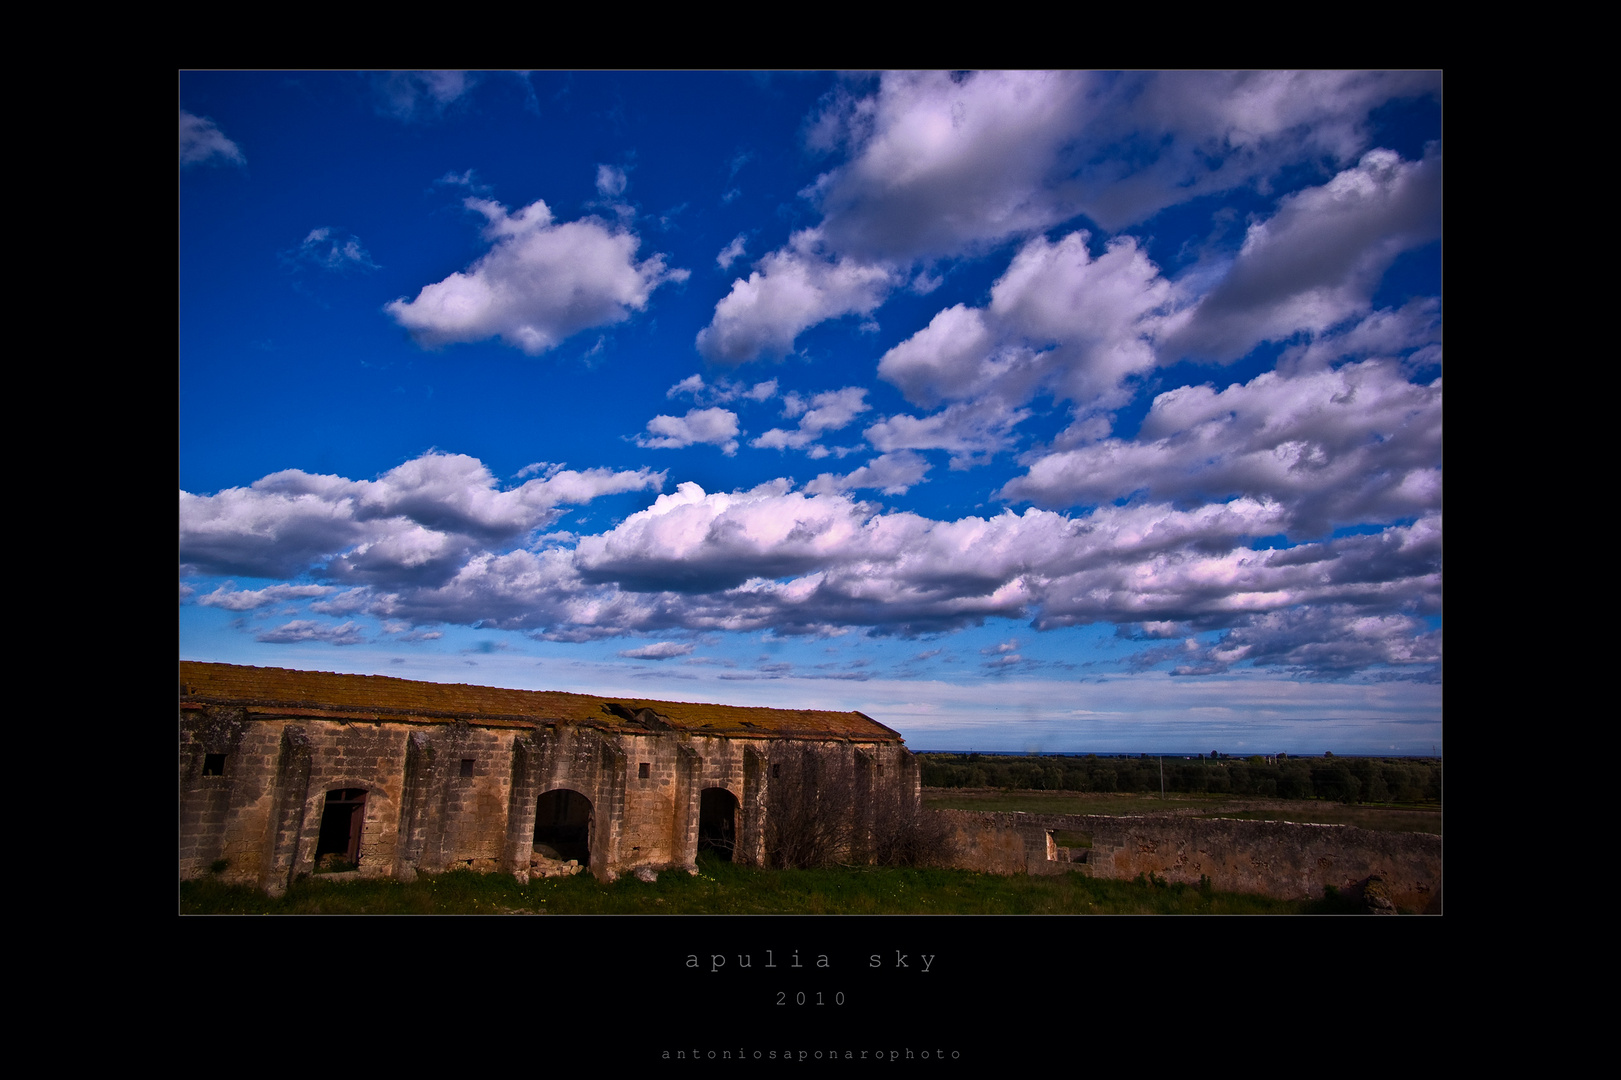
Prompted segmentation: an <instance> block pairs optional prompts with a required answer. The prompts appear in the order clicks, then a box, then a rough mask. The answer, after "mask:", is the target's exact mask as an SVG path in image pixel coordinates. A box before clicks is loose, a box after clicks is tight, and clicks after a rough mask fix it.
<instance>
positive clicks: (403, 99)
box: [372, 71, 473, 122]
mask: <svg viewBox="0 0 1621 1080" xmlns="http://www.w3.org/2000/svg"><path fill="white" fill-rule="evenodd" d="M472 88H473V76H471V75H470V74H469V73H467V72H465V71H390V72H384V73H381V74H378V75H375V76H373V77H372V91H373V93H374V95H375V96H376V101H377V110H378V112H381V113H383V114H384V115H385V116H392V117H394V119H396V120H400V121H404V122H410V121H412V120H429V119H435V118H437V117H439V116H441V115H443V113H444V111H445V109H447V108H448V107H450V106H451V105H452V104H454V103H455V102H456V101H457V100H458V99H460V98H461V96H462V95H463V94H466V93H467V92H468V91H469V90H471V89H472Z"/></svg>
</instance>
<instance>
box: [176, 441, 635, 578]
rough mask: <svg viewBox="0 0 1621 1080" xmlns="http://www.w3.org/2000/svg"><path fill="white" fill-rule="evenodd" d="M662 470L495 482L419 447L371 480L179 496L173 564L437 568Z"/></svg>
mask: <svg viewBox="0 0 1621 1080" xmlns="http://www.w3.org/2000/svg"><path fill="white" fill-rule="evenodd" d="M663 483H664V474H663V473H655V472H652V471H651V470H648V469H639V470H636V471H634V472H614V471H612V470H609V469H588V470H585V471H583V472H579V471H574V470H561V471H557V472H555V473H553V474H552V475H550V476H548V477H546V478H544V479H536V480H530V481H528V482H527V483H525V484H522V485H520V486H518V487H516V488H510V489H507V490H501V489H500V488H499V487H498V486H497V484H496V480H495V477H494V476H492V475H491V474H490V472H489V470H488V469H486V468H485V467H484V465H483V464H482V463H481V462H479V461H478V460H477V459H475V458H471V457H467V456H465V455H462V454H440V453H429V454H425V455H423V456H422V457H420V458H416V459H414V460H412V461H408V462H406V463H405V464H403V465H400V466H399V467H397V468H395V469H392V470H390V471H389V472H387V473H385V474H383V475H382V476H381V477H379V478H378V479H376V480H347V479H344V478H343V477H339V476H322V475H316V474H313V473H306V472H304V471H302V470H300V469H288V470H285V471H283V472H278V473H272V474H271V475H270V476H267V477H265V478H264V479H262V480H258V481H256V482H255V483H253V484H252V485H251V486H249V487H246V488H227V489H226V490H224V491H221V492H219V493H217V494H214V495H193V494H191V493H189V492H185V491H182V492H181V493H180V561H181V564H182V566H189V567H191V568H193V569H194V570H196V571H199V572H207V573H225V574H245V575H251V576H256V577H292V576H297V575H298V574H299V573H300V571H301V570H302V569H304V568H308V567H310V566H312V565H318V564H327V565H328V570H329V572H333V573H341V572H343V571H344V570H349V571H353V572H358V571H359V570H360V569H362V568H367V567H369V568H374V569H375V570H377V571H378V572H380V573H382V574H384V575H385V576H386V575H387V574H388V573H391V572H399V571H401V570H403V569H407V568H415V569H425V568H428V567H430V566H431V567H437V568H441V569H443V568H446V562H447V560H451V561H453V560H455V559H456V558H457V557H458V556H459V555H464V554H465V553H466V552H467V551H469V550H471V546H472V545H476V544H479V543H491V542H498V541H501V540H510V539H514V538H518V537H521V536H524V535H526V534H528V533H529V532H531V531H533V530H535V529H538V528H541V527H543V526H545V525H547V524H550V523H551V522H552V521H555V520H556V519H557V517H559V516H560V512H559V511H558V509H557V508H558V507H559V506H562V505H565V504H574V505H578V504H581V503H585V502H589V501H590V500H592V499H594V498H596V497H598V496H599V495H606V494H612V493H616V492H622V491H638V490H645V489H647V488H653V489H657V488H659V487H661V486H662V485H663Z"/></svg>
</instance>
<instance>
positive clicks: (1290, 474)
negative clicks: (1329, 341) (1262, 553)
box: [997, 360, 1442, 534]
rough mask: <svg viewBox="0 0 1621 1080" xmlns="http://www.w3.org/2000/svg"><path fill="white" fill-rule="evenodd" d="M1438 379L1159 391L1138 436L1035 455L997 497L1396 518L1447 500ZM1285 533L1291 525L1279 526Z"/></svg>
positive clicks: (1274, 379)
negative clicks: (1269, 507) (1248, 506)
mask: <svg viewBox="0 0 1621 1080" xmlns="http://www.w3.org/2000/svg"><path fill="white" fill-rule="evenodd" d="M1441 421H1442V413H1441V382H1440V380H1436V381H1435V382H1433V383H1430V384H1429V385H1418V384H1415V383H1411V382H1409V381H1407V378H1406V376H1405V375H1404V373H1403V372H1402V370H1401V367H1400V365H1398V364H1396V363H1394V362H1390V361H1375V360H1370V361H1364V362H1362V363H1354V364H1346V365H1344V366H1342V367H1340V368H1338V369H1332V370H1328V369H1325V370H1319V371H1315V372H1309V373H1305V374H1301V375H1296V376H1292V377H1291V376H1287V375H1283V374H1280V373H1277V372H1267V373H1265V374H1262V375H1258V376H1256V377H1255V378H1254V379H1253V380H1251V381H1250V382H1249V383H1246V384H1244V385H1238V384H1234V385H1233V386H1230V387H1228V388H1227V389H1226V390H1222V391H1219V392H1218V391H1216V390H1215V389H1213V388H1212V387H1210V386H1184V387H1179V388H1177V389H1175V390H1171V391H1167V392H1166V393H1163V394H1160V395H1159V396H1158V397H1156V398H1155V399H1154V403H1153V405H1152V406H1151V407H1150V409H1149V411H1148V415H1147V416H1146V417H1144V419H1143V422H1142V426H1141V428H1140V429H1139V432H1138V435H1137V438H1135V439H1131V440H1124V439H1106V440H1103V441H1101V442H1097V443H1094V444H1092V445H1089V446H1085V447H1082V448H1079V449H1074V450H1066V451H1061V452H1057V453H1049V454H1041V455H1036V456H1034V457H1033V458H1032V460H1031V461H1030V462H1029V466H1030V467H1029V471H1028V472H1027V473H1026V474H1025V475H1024V476H1022V477H1018V478H1016V479H1014V480H1012V481H1010V482H1009V483H1008V484H1007V485H1006V486H1004V487H1003V488H1002V490H1001V491H1000V492H998V493H997V494H998V497H999V498H1005V499H1009V500H1015V501H1023V500H1030V501H1034V502H1038V503H1041V504H1043V505H1047V506H1074V505H1078V504H1086V503H1101V502H1107V501H1109V500H1112V499H1117V498H1124V497H1127V496H1131V495H1133V494H1134V493H1136V494H1139V495H1141V496H1142V497H1144V498H1149V499H1154V500H1170V501H1176V502H1186V501H1192V500H1224V499H1227V498H1231V497H1232V496H1234V495H1238V494H1243V495H1248V496H1251V497H1254V498H1262V499H1270V500H1276V501H1277V502H1278V503H1280V504H1282V505H1285V506H1287V507H1289V509H1290V520H1289V522H1288V531H1291V532H1292V531H1294V530H1296V529H1299V530H1304V531H1306V532H1307V533H1308V534H1316V533H1320V532H1321V531H1323V530H1325V529H1327V528H1330V527H1332V525H1335V524H1357V523H1362V522H1370V521H1391V520H1395V519H1399V518H1403V517H1411V516H1416V515H1418V514H1423V513H1428V512H1431V511H1435V510H1438V509H1439V508H1440V505H1441V469H1440V461H1441V430H1442V423H1441ZM1280 531H1283V530H1282V529H1280Z"/></svg>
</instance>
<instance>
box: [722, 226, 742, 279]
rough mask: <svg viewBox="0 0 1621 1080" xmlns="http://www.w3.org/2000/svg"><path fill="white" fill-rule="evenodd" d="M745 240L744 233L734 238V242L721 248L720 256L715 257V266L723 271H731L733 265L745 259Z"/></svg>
mask: <svg viewBox="0 0 1621 1080" xmlns="http://www.w3.org/2000/svg"><path fill="white" fill-rule="evenodd" d="M743 240H744V235H743V234H742V233H738V234H737V235H736V236H734V237H733V238H732V242H731V243H730V244H727V245H726V246H725V247H723V248H721V249H720V254H719V255H716V256H715V265H716V266H719V267H720V268H721V269H722V270H730V269H731V267H732V264H733V263H734V262H736V261H737V260H739V259H741V258H742V257H743Z"/></svg>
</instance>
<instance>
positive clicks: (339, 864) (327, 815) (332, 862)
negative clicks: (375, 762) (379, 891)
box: [315, 788, 366, 874]
mask: <svg viewBox="0 0 1621 1080" xmlns="http://www.w3.org/2000/svg"><path fill="white" fill-rule="evenodd" d="M365 821H366V789H365V788H333V789H332V790H331V791H329V792H327V793H326V805H325V806H324V807H323V808H322V810H321V835H320V838H319V839H318V840H316V842H315V872H316V873H317V874H320V873H338V872H341V871H344V870H354V869H356V868H357V867H359V866H360V829H361V826H362V825H364V824H365Z"/></svg>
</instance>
